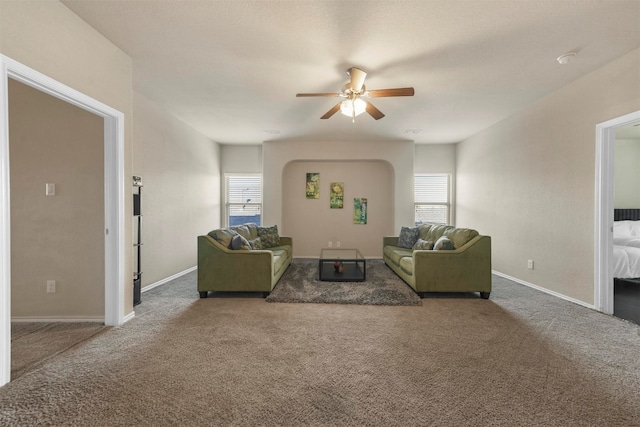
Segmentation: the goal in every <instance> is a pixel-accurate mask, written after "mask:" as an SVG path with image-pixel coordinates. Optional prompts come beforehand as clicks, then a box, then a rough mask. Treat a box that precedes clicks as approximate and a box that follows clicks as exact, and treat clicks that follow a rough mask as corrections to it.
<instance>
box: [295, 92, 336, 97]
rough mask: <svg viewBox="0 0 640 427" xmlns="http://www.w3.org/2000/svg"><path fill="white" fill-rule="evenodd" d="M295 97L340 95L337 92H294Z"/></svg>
mask: <svg viewBox="0 0 640 427" xmlns="http://www.w3.org/2000/svg"><path fill="white" fill-rule="evenodd" d="M296 96H297V97H301V96H340V94H339V93H296Z"/></svg>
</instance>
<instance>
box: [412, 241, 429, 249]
mask: <svg viewBox="0 0 640 427" xmlns="http://www.w3.org/2000/svg"><path fill="white" fill-rule="evenodd" d="M431 249H433V242H432V241H430V240H422V239H418V241H417V242H416V244H415V245H413V250H414V251H420V250H427V251H430V250H431Z"/></svg>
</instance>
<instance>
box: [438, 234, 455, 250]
mask: <svg viewBox="0 0 640 427" xmlns="http://www.w3.org/2000/svg"><path fill="white" fill-rule="evenodd" d="M454 249H455V248H454V247H453V243H452V242H451V240H449V238H448V237H446V236H442V237H440V238H439V239H438V240H437V241H436V243H435V244H434V245H433V250H434V251H452V250H454Z"/></svg>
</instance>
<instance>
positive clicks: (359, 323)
mask: <svg viewBox="0 0 640 427" xmlns="http://www.w3.org/2000/svg"><path fill="white" fill-rule="evenodd" d="M136 314H137V316H136V318H135V319H133V320H131V321H130V322H128V323H127V324H125V325H124V326H122V327H117V328H111V329H110V330H108V331H105V332H104V333H101V334H98V335H97V336H95V337H94V338H92V339H90V340H87V341H85V342H84V343H82V344H80V345H77V346H74V347H72V348H71V349H69V350H68V351H66V352H64V353H62V354H59V355H58V356H56V357H53V358H51V359H49V360H48V361H46V362H45V363H43V364H42V365H40V366H39V367H37V368H36V369H33V370H31V371H30V372H29V373H28V374H26V375H23V376H21V377H19V378H18V379H17V380H15V381H13V382H11V383H9V384H7V385H6V386H4V387H2V388H0V425H11V426H33V425H56V426H58V425H65V426H66V425H69V426H77V425H91V426H119V425H122V426H131V425H136V426H138V425H141V426H169V425H171V426H178V425H180V426H192V425H214V426H229V425H233V426H255V425H261V426H276V425H282V426H303V425H305V426H307V425H310V426H363V425H368V426H640V357H639V355H640V327H638V326H637V325H634V324H631V323H628V322H625V321H621V320H618V319H615V318H613V317H610V316H606V315H603V314H600V313H597V312H595V311H592V310H589V309H587V308H584V307H581V306H578V305H575V304H572V303H569V302H565V301H562V300H560V299H557V298H555V297H552V296H549V295H545V294H543V293H540V292H538V291H535V290H532V289H529V288H526V287H523V286H521V285H517V284H515V283H512V282H509V281H506V280H504V279H501V278H497V277H494V289H493V292H492V294H491V299H490V300H482V299H470V298H466V299H465V298H451V299H449V298H431V299H424V300H423V301H422V305H420V306H373V305H339V304H286V303H282V304H270V303H267V302H265V301H264V299H262V298H207V299H199V298H198V293H197V292H196V284H195V272H194V273H191V274H189V275H187V276H184V277H182V278H180V279H177V280H175V281H173V282H171V283H168V284H166V285H164V286H162V287H159V288H156V289H154V290H152V291H149V292H146V293H144V294H143V302H142V304H141V305H140V306H137V307H136Z"/></svg>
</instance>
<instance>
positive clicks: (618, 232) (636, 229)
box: [613, 221, 640, 237]
mask: <svg viewBox="0 0 640 427" xmlns="http://www.w3.org/2000/svg"><path fill="white" fill-rule="evenodd" d="M632 236H638V237H640V221H614V223H613V237H632Z"/></svg>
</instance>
